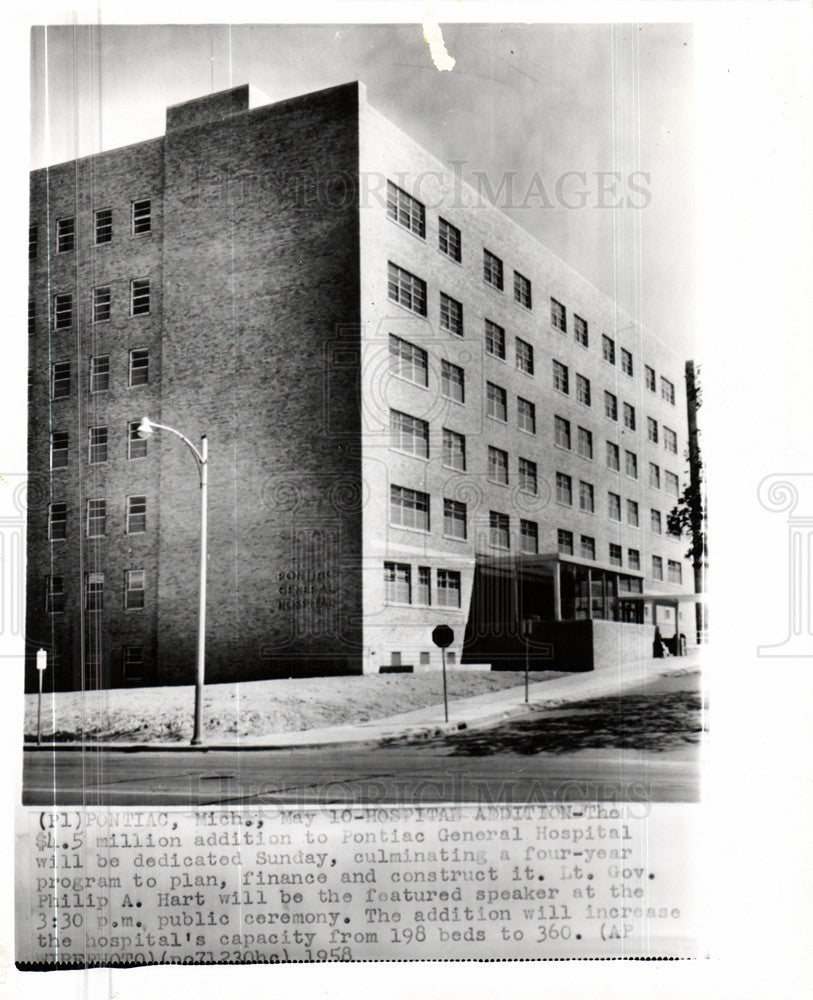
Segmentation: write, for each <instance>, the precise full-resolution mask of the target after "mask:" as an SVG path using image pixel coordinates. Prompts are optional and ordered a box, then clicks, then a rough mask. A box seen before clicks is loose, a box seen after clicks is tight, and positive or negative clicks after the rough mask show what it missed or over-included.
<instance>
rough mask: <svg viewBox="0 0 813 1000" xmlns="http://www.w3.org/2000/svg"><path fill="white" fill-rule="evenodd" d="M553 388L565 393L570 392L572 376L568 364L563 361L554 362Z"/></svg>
mask: <svg viewBox="0 0 813 1000" xmlns="http://www.w3.org/2000/svg"><path fill="white" fill-rule="evenodd" d="M553 388H554V389H558V390H559V392H563V393H564V394H565V395H567V394H568V393H569V392H570V378H569V374H568V370H567V365H563V364H562V363H561V361H554V362H553Z"/></svg>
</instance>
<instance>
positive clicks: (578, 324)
mask: <svg viewBox="0 0 813 1000" xmlns="http://www.w3.org/2000/svg"><path fill="white" fill-rule="evenodd" d="M573 335H574V336H575V338H576V343H577V344H581V345H582V347H588V346H589V344H590V340H589V337H588V334H587V320H586V319H582V318H581V316H576V315H574V316H573Z"/></svg>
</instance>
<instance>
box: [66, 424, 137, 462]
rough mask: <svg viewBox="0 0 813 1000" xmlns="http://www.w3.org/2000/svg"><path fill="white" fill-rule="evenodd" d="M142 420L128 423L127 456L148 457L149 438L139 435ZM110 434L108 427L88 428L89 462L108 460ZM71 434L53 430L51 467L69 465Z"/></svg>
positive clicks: (129, 457)
mask: <svg viewBox="0 0 813 1000" xmlns="http://www.w3.org/2000/svg"><path fill="white" fill-rule="evenodd" d="M139 426H140V421H138V420H131V421H130V422H129V423H128V424H127V458H128V459H134V458H146V457H147V440H146V438H141V437H139V435H138V428H139ZM108 441H109V434H108V429H107V427H89V428H88V462H89V463H90V464H91V465H96V464H98V463H100V462H106V461H107V454H108V449H107V446H108ZM69 449H70V434H69V433H68V431H51V468H52V469H64V468H67V466H68V457H69Z"/></svg>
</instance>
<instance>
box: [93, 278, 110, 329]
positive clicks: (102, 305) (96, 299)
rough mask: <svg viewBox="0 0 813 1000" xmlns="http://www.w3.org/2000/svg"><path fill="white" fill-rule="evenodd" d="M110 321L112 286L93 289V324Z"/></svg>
mask: <svg viewBox="0 0 813 1000" xmlns="http://www.w3.org/2000/svg"><path fill="white" fill-rule="evenodd" d="M106 319H110V286H109V285H103V286H102V287H100V288H94V289H93V322H94V323H102V322H104V320H106Z"/></svg>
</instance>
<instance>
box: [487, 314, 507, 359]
mask: <svg viewBox="0 0 813 1000" xmlns="http://www.w3.org/2000/svg"><path fill="white" fill-rule="evenodd" d="M486 353H487V354H491V355H493V356H494V357H495V358H499V359H500V360H501V361H505V330H503V328H502V327H501V326H497V324H496V323H492V322H491V320H490V319H487V320H486Z"/></svg>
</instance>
